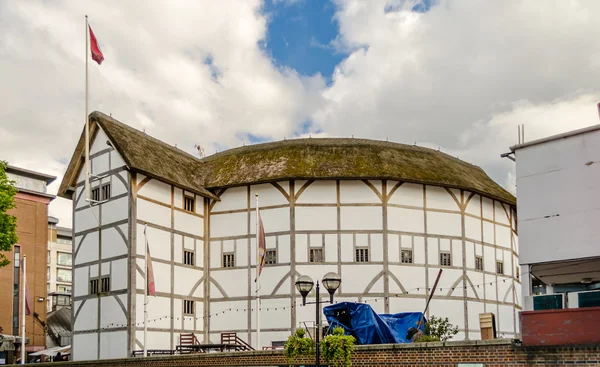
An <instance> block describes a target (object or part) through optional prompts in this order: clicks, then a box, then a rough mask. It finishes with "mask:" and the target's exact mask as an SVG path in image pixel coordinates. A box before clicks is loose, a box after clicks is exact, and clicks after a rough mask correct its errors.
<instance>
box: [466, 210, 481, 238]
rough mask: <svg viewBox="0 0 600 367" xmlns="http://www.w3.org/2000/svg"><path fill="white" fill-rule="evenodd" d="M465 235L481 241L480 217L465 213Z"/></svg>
mask: <svg viewBox="0 0 600 367" xmlns="http://www.w3.org/2000/svg"><path fill="white" fill-rule="evenodd" d="M465 236H466V237H467V238H470V239H473V240H476V241H481V219H477V218H473V217H469V216H468V215H465Z"/></svg>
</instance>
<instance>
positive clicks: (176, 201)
mask: <svg viewBox="0 0 600 367" xmlns="http://www.w3.org/2000/svg"><path fill="white" fill-rule="evenodd" d="M169 200H170V199H169ZM170 203H171V202H170V201H169V204H170ZM173 207H175V208H178V209H183V190H182V189H180V188H179V187H175V189H174V191H173ZM198 214H204V212H198Z"/></svg>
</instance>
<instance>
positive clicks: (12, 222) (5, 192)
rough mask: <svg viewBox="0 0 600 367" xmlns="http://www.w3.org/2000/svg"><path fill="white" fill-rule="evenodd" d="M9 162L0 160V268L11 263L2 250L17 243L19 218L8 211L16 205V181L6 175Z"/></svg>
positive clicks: (8, 248)
mask: <svg viewBox="0 0 600 367" xmlns="http://www.w3.org/2000/svg"><path fill="white" fill-rule="evenodd" d="M7 165H8V164H7V163H6V162H4V161H0V268H1V267H3V266H6V265H8V264H10V260H8V258H7V257H6V255H4V254H3V253H2V251H5V252H6V251H12V246H13V245H14V244H15V243H17V241H18V239H17V234H16V231H17V218H15V217H14V216H13V215H10V214H8V213H7V211H8V210H9V209H12V208H14V207H15V194H16V193H17V189H15V185H14V182H13V181H11V180H9V179H8V177H7V176H6V166H7Z"/></svg>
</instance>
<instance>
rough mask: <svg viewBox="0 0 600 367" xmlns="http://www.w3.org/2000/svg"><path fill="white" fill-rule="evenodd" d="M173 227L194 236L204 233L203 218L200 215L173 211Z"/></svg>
mask: <svg viewBox="0 0 600 367" xmlns="http://www.w3.org/2000/svg"><path fill="white" fill-rule="evenodd" d="M174 214H175V229H176V230H178V231H181V232H185V233H190V234H193V235H196V236H203V235H204V220H203V218H201V217H198V216H195V215H192V214H188V213H184V212H181V211H178V210H176V211H175V213H174Z"/></svg>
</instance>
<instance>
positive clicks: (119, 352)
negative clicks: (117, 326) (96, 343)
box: [100, 330, 128, 359]
mask: <svg viewBox="0 0 600 367" xmlns="http://www.w3.org/2000/svg"><path fill="white" fill-rule="evenodd" d="M127 343H128V340H127V331H125V330H123V331H109V332H106V331H103V332H102V333H101V334H100V359H111V358H123V357H124V356H127Z"/></svg>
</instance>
